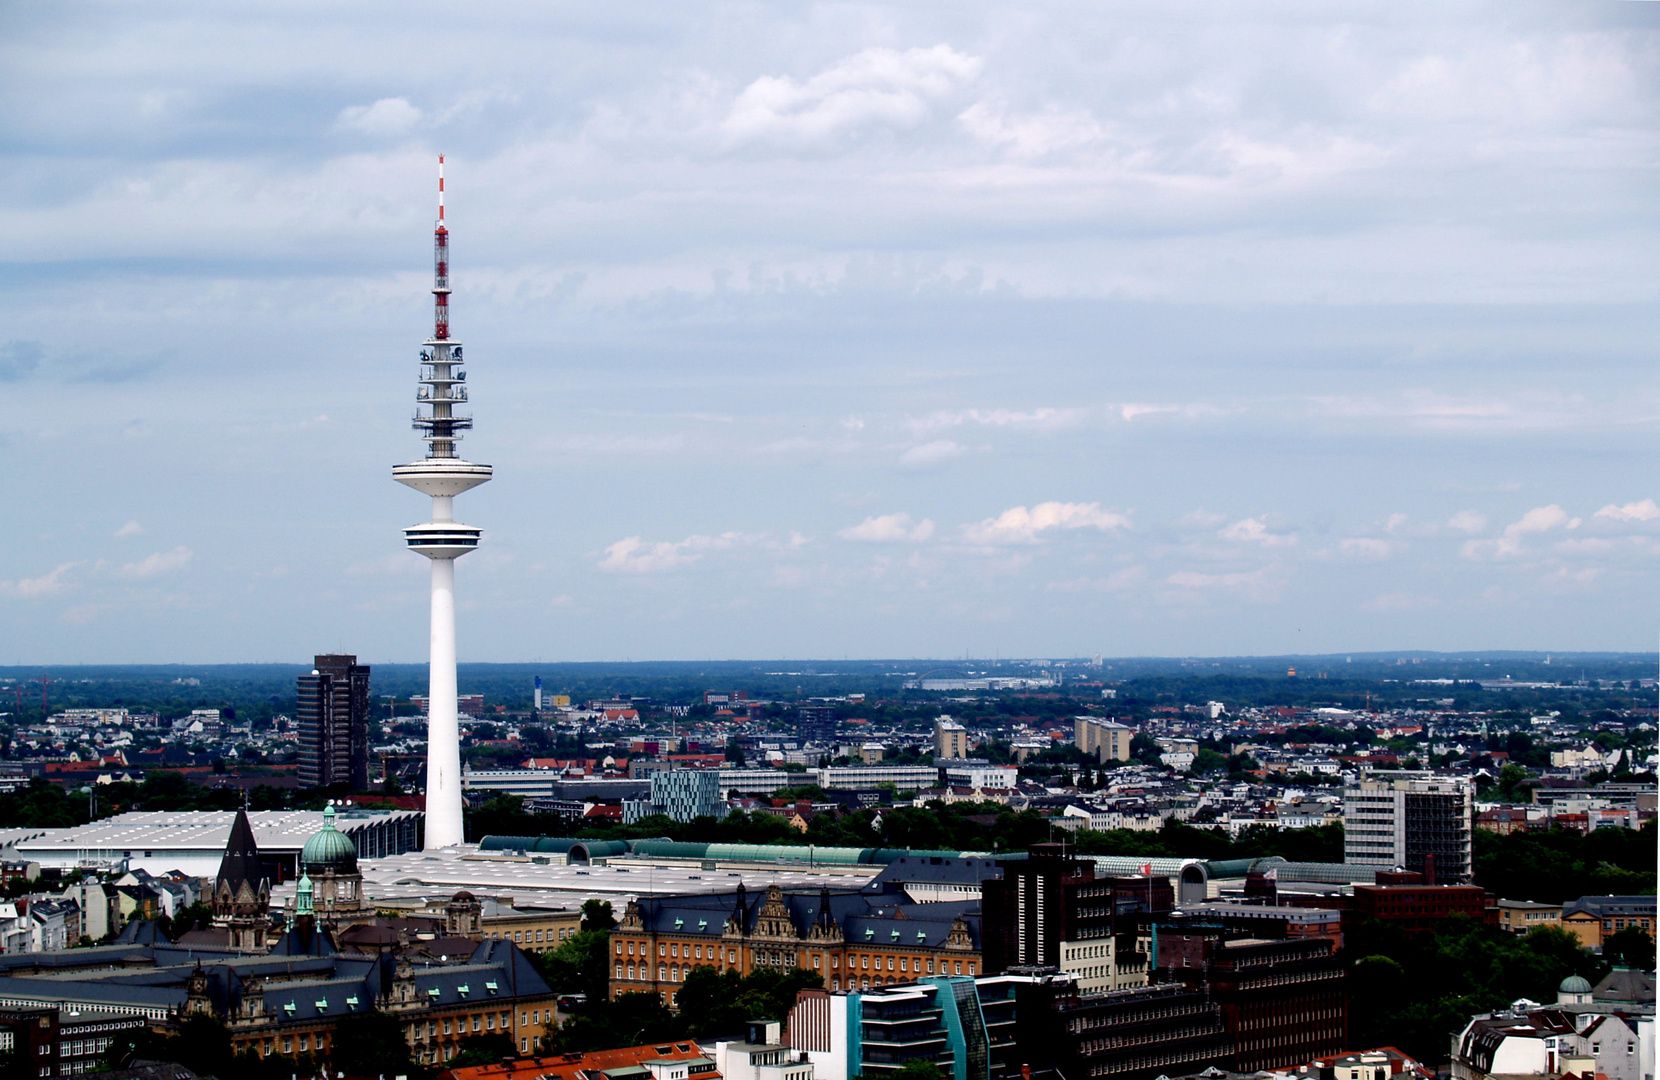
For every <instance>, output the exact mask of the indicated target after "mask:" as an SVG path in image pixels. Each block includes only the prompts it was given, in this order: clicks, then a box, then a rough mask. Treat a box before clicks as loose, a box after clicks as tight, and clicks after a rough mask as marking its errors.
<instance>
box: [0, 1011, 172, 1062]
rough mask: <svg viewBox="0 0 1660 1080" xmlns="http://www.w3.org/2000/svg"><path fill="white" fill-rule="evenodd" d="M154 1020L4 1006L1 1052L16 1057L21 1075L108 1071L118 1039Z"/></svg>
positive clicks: (0, 1022) (0, 1014)
mask: <svg viewBox="0 0 1660 1080" xmlns="http://www.w3.org/2000/svg"><path fill="white" fill-rule="evenodd" d="M148 1026H149V1024H148V1023H147V1021H146V1020H145V1019H144V1017H142V1016H139V1015H138V1014H136V1013H128V1014H125V1015H100V1016H96V1017H83V1016H81V1015H80V1014H78V1013H75V1012H71V1013H70V1015H69V1016H67V1017H66V1016H64V1015H63V1011H62V1010H60V1009H58V1008H57V1007H55V1006H47V1005H42V1006H38V1007H33V1008H29V1007H24V1008H5V1009H0V1054H11V1055H14V1060H16V1061H17V1062H18V1064H19V1065H21V1066H23V1067H22V1068H20V1069H18V1070H17V1074H18V1075H27V1076H41V1077H57V1076H79V1075H81V1074H82V1073H89V1072H103V1071H105V1069H106V1066H105V1063H104V1060H103V1055H104V1052H105V1051H106V1050H108V1049H109V1048H110V1044H111V1043H113V1042H114V1041H115V1040H117V1039H120V1038H123V1037H126V1036H129V1035H132V1034H135V1033H137V1032H139V1031H142V1030H144V1029H145V1028H146V1027H148Z"/></svg>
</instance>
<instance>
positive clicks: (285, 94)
mask: <svg viewBox="0 0 1660 1080" xmlns="http://www.w3.org/2000/svg"><path fill="white" fill-rule="evenodd" d="M1657 20H1660V4H1645V3H1595V2H1585V3H1562V2H1551V3H1530V2H1519V0H1504V2H1492V3H1480V2H1474V3H1468V4H1451V5H1449V4H1445V3H1413V2H1399V0H1391V2H1388V3H1363V2H1357V3H1349V4H1342V5H1333V4H1330V3H1327V2H1314V0H1309V2H1306V3H1299V2H1295V0H1281V2H1272V0H1268V2H1260V3H1252V2H1245V3H1227V4H1223V3H1215V2H1211V3H1194V2H1185V0H1149V2H1145V3H1137V2H1118V3H1106V4H1103V3H1100V2H1098V0H1096V2H1087V3H1075V4H1067V3H1047V4H1045V3H1027V4H1007V3H995V4H991V3H976V2H974V0H952V2H950V3H939V4H925V3H914V4H876V3H870V4H860V3H817V4H814V3H786V4H775V5H768V4H763V3H683V4H655V5H653V4H604V5H596V4H569V3H558V4H556V3H520V4H510V3H503V4H492V5H464V4H445V5H434V4H423V3H418V2H409V3H403V4H397V5H368V4H356V3H339V2H332V3H326V4H324V3H308V2H304V0H285V2H284V3H281V4H275V3H269V4H265V3H258V2H247V3H240V4H236V5H229V6H227V5H224V4H220V3H198V2H194V0H173V2H170V3H167V4H145V3H121V4H114V3H111V4H93V3H86V4H51V5H22V4H13V5H6V6H5V7H4V9H3V10H0V88H3V92H4V98H5V100H6V102H7V103H8V105H9V108H7V109H5V110H4V112H3V113H0V148H3V150H4V161H5V168H4V169H3V170H0V225H3V228H4V235H5V237H6V243H5V254H4V256H3V257H0V267H3V273H4V276H5V292H4V299H3V300H0V304H3V306H4V311H5V325H4V326H0V392H3V393H4V395H5V399H6V401H7V402H8V404H9V406H10V408H9V410H8V422H7V423H6V424H5V425H4V427H3V428H0V455H3V457H4V463H5V473H6V481H5V483H4V485H3V487H0V491H3V492H4V495H5V503H6V507H7V509H6V513H5V518H6V520H7V522H8V525H9V526H10V527H9V528H7V529H5V530H4V531H3V532H0V663H18V662H21V663H57V664H64V663H75V662H162V661H190V662H208V661H240V660H248V661H252V660H303V659H305V658H306V657H307V656H308V655H309V654H310V653H312V652H314V651H321V650H335V649H339V650H348V651H355V652H358V653H359V654H361V655H363V656H365V657H367V658H370V659H372V660H383V661H384V660H421V659H424V658H425V649H426V628H425V624H426V618H427V609H426V572H427V567H426V562H425V560H424V559H421V558H419V557H417V556H414V555H410V554H408V553H406V552H404V551H401V550H400V546H401V538H400V535H399V529H400V528H401V527H402V526H404V525H407V524H412V523H414V522H417V521H423V520H425V514H426V506H425V505H424V500H423V499H421V497H420V496H418V495H416V494H415V493H413V492H411V491H409V490H407V489H405V488H402V487H400V486H399V485H397V484H395V483H394V482H393V481H392V480H391V477H390V473H389V469H390V467H391V466H392V465H393V464H395V463H398V462H401V461H406V460H410V459H412V458H414V457H417V456H419V454H420V453H421V450H420V443H419V442H418V441H417V437H416V435H415V434H414V433H413V432H411V431H410V430H409V425H408V420H409V416H410V415H411V413H412V411H413V400H412V399H413V396H414V390H415V382H414V380H415V376H416V350H417V346H418V344H419V342H420V341H421V339H422V338H424V337H425V336H426V335H427V334H428V333H429V328H430V297H429V295H428V293H427V292H426V289H427V288H428V286H429V284H430V273H431V271H430V259H431V248H430V245H431V228H432V218H433V201H434V197H433V189H434V186H435V183H434V171H435V170H434V158H435V155H437V154H438V153H444V154H446V155H447V156H448V160H449V180H450V201H449V202H450V222H451V225H452V228H453V230H454V241H453V251H454V256H453V266H454V280H453V283H454V285H455V288H456V294H455V298H454V306H455V311H456V315H455V320H454V330H455V334H456V336H457V337H459V338H460V339H461V340H463V341H464V342H466V344H467V346H468V358H469V367H470V377H469V386H470V387H471V389H472V396H473V402H472V410H473V412H474V414H475V416H476V417H477V427H476V430H475V431H474V432H473V433H472V434H471V435H470V436H469V438H468V439H467V441H466V443H465V444H464V450H465V451H466V452H467V454H468V455H469V456H470V457H472V458H474V459H476V460H480V461H486V462H489V463H491V464H493V465H494V466H495V467H496V479H495V481H494V482H492V483H491V484H489V485H487V486H486V487H483V488H480V489H479V490H477V491H475V492H473V493H470V494H468V495H467V496H465V497H464V498H463V499H461V500H459V506H458V509H459V511H460V513H459V516H460V517H462V518H463V520H466V521H469V522H471V523H474V524H477V525H479V526H481V527H483V528H484V529H485V543H484V546H483V548H482V549H481V550H480V551H479V552H478V553H476V554H473V555H470V556H468V557H467V558H466V559H465V560H463V561H462V562H461V563H460V564H459V568H458V569H459V578H460V591H461V601H462V611H461V627H460V631H461V656H462V659H464V660H535V659H548V660H554V659H575V660H582V659H654V658H665V659H668V658H703V657H734V658H736V657H754V658H772V657H781V658H807V657H820V658H823V657H841V656H844V655H846V656H858V657H869V656H882V657H910V656H963V655H965V654H966V655H973V656H993V655H1002V656H1011V655H1016V656H1031V655H1049V654H1068V655H1081V654H1082V655H1087V654H1092V653H1104V654H1107V655H1132V654H1134V655H1147V654H1163V655H1171V654H1176V655H1183V654H1217V653H1277V652H1291V651H1296V652H1315V651H1341V650H1367V649H1395V648H1402V649H1404V648H1425V649H1479V648H1546V649H1564V650H1566V649H1649V648H1652V647H1653V646H1654V644H1655V636H1656V620H1655V618H1654V611H1655V599H1656V584H1657V577H1660V574H1657V571H1660V505H1657V502H1656V500H1657V499H1660V483H1657V482H1656V476H1655V465H1656V457H1655V449H1656V435H1657V428H1660V380H1657V378H1656V373H1655V372H1656V365H1655V352H1656V348H1657V346H1656V342H1657V341H1660V309H1657V305H1656V299H1657V284H1660V273H1657V271H1660V228H1657V220H1656V207H1657V205H1660V202H1657V199H1656V195H1657V194H1660V186H1657V184H1656V180H1657V162H1660V139H1657V138H1656V130H1657V129H1656V102H1657V100H1660V98H1657V96H1656V90H1657V83H1660V79H1657V77H1656V76H1657V70H1660V55H1657V49H1660V34H1657V33H1656V24H1657Z"/></svg>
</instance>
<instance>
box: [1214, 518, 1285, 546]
mask: <svg viewBox="0 0 1660 1080" xmlns="http://www.w3.org/2000/svg"><path fill="white" fill-rule="evenodd" d="M1217 535H1218V536H1220V537H1221V538H1222V539H1224V540H1237V541H1239V542H1241V543H1247V544H1261V545H1262V546H1263V547H1289V546H1290V545H1292V544H1295V543H1296V542H1297V538H1296V537H1295V536H1292V535H1290V534H1289V533H1271V532H1269V531H1268V523H1267V522H1266V521H1264V520H1263V519H1262V518H1243V519H1241V520H1239V521H1236V522H1234V523H1233V524H1232V525H1229V526H1228V527H1227V528H1225V529H1223V530H1222V531H1221V532H1219V533H1217Z"/></svg>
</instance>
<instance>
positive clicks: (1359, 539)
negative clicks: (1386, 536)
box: [1337, 536, 1394, 559]
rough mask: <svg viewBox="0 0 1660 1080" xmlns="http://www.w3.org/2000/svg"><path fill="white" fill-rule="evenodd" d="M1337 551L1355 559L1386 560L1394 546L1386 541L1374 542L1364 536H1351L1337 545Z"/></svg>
mask: <svg viewBox="0 0 1660 1080" xmlns="http://www.w3.org/2000/svg"><path fill="white" fill-rule="evenodd" d="M1337 549H1338V550H1339V551H1341V552H1342V553H1343V554H1345V555H1352V556H1354V557H1355V558H1357V559H1387V558H1388V557H1389V553H1390V552H1391V551H1393V550H1394V545H1393V544H1391V543H1390V542H1389V541H1387V540H1375V539H1372V538H1370V537H1364V536H1351V537H1349V538H1347V539H1345V540H1343V541H1342V542H1340V543H1339V544H1338V545H1337Z"/></svg>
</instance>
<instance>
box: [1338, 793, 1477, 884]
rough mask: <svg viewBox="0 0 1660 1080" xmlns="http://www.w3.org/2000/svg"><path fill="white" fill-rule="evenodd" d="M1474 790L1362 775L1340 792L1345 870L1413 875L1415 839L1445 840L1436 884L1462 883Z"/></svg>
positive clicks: (1466, 870) (1416, 863)
mask: <svg viewBox="0 0 1660 1080" xmlns="http://www.w3.org/2000/svg"><path fill="white" fill-rule="evenodd" d="M1474 808H1475V789H1474V786H1473V785H1472V784H1471V783H1470V782H1469V781H1468V780H1455V779H1447V778H1442V777H1436V776H1433V775H1431V774H1427V773H1412V772H1394V773H1391V772H1374V773H1365V774H1363V775H1362V776H1361V777H1360V778H1359V779H1357V780H1355V781H1354V782H1352V783H1350V784H1349V785H1347V786H1346V787H1345V788H1344V789H1343V861H1344V862H1345V863H1347V864H1349V865H1350V866H1377V867H1384V868H1389V867H1395V866H1401V867H1405V868H1407V869H1409V870H1416V869H1418V867H1419V865H1421V863H1422V861H1423V860H1422V852H1421V851H1420V850H1419V849H1418V848H1417V846H1416V840H1415V837H1416V836H1417V835H1419V834H1428V833H1431V832H1434V833H1437V834H1441V835H1443V836H1444V837H1445V841H1444V843H1438V846H1440V847H1442V848H1443V849H1444V851H1443V854H1442V855H1441V856H1440V857H1438V859H1437V863H1436V867H1437V874H1436V877H1437V881H1438V883H1441V884H1445V883H1447V882H1449V881H1458V880H1464V879H1467V878H1468V876H1469V874H1470V857H1471V851H1470V844H1471V839H1470V834H1471V830H1472V828H1473V826H1474Z"/></svg>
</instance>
